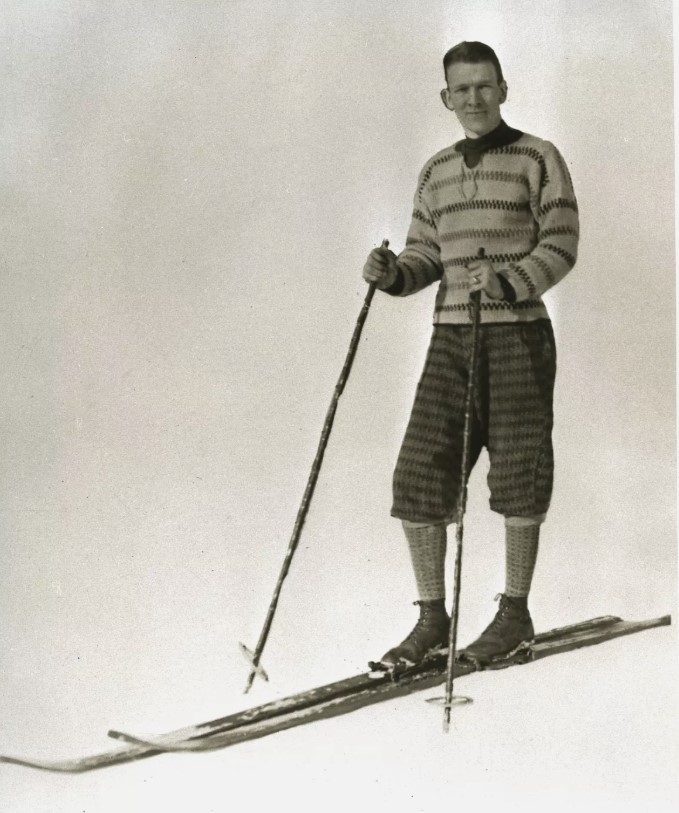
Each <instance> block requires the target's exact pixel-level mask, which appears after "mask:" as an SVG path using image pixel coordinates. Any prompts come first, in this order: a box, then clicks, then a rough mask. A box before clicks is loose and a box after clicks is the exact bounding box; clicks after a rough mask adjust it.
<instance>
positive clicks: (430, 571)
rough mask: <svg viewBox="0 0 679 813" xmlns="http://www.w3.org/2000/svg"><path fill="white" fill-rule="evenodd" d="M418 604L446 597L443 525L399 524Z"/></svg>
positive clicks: (444, 532) (444, 535) (444, 531)
mask: <svg viewBox="0 0 679 813" xmlns="http://www.w3.org/2000/svg"><path fill="white" fill-rule="evenodd" d="M403 530H404V531H405V535H406V539H407V540H408V547H409V549H410V558H411V559H412V562H413V571H414V572H415V581H416V582H417V591H418V593H419V598H420V601H434V600H436V599H444V598H445V595H446V583H445V565H446V526H445V525H443V524H440V525H412V524H409V523H405V522H404V523H403Z"/></svg>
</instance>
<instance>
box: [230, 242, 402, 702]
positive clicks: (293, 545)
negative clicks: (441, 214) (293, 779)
mask: <svg viewBox="0 0 679 813" xmlns="http://www.w3.org/2000/svg"><path fill="white" fill-rule="evenodd" d="M388 247H389V241H388V240H383V241H382V248H388ZM374 295H375V284H374V283H371V284H370V286H369V287H368V293H367V294H366V296H365V299H364V301H363V305H362V307H361V310H360V312H359V314H358V319H357V320H356V326H355V327H354V332H353V335H352V337H351V342H350V343H349V351H348V352H347V357H346V359H345V361H344V366H343V367H342V372H341V373H340V376H339V380H338V381H337V384H336V385H335V391H334V392H333V396H332V400H331V402H330V406H329V408H328V412H327V414H326V416H325V422H324V423H323V429H322V431H321V437H320V440H319V443H318V449H317V451H316V457H315V458H314V462H313V465H312V466H311V473H310V474H309V479H308V480H307V484H306V488H305V489H304V495H303V497H302V502H301V504H300V506H299V510H298V511H297V518H296V520H295V525H294V527H293V530H292V535H291V537H290V542H289V543H288V550H287V552H286V554H285V558H284V559H283V565H282V566H281V570H280V573H279V575H278V581H277V582H276V586H275V588H274V591H273V597H272V598H271V603H270V604H269V609H268V610H267V613H266V618H265V619H264V626H263V627H262V631H261V632H260V634H259V640H258V641H257V646H256V647H255V650H254V652H253V651H251V650H250V649H249V648H248V647H246V646H245V644H240V648H241V651H242V652H243V654H244V655H245V657H246V658H247V659H248V660H249V661H250V666H251V669H250V674H249V675H248V680H247V684H246V686H245V694H247V693H248V692H249V691H250V688H251V687H252V683H253V681H254V679H255V675H259V676H260V677H262V678H263V679H264V680H268V676H267V674H266V672H265V671H264V670H263V669H262V667H261V666H260V661H261V657H262V652H263V651H264V647H265V646H266V641H267V638H268V637H269V632H270V630H271V624H272V623H273V618H274V615H275V613H276V607H277V605H278V599H279V596H280V594H281V589H282V587H283V582H284V581H285V577H286V576H287V575H288V571H289V570H290V564H291V562H292V557H293V556H294V554H295V550H296V549H297V545H298V543H299V538H300V536H301V533H302V527H303V525H304V521H305V519H306V515H307V513H308V511H309V505H310V503H311V497H312V495H313V493H314V488H315V486H316V481H317V480H318V475H319V473H320V470H321V463H322V462H323V455H324V453H325V449H326V446H327V445H328V439H329V437H330V430H331V429H332V424H333V420H334V418H335V412H336V410H337V402H338V401H339V398H340V396H341V395H342V391H343V390H344V386H345V384H346V383H347V379H348V378H349V372H350V370H351V365H352V363H353V361H354V356H355V355H356V350H357V349H358V342H359V340H360V338H361V331H362V330H363V325H364V323H365V320H366V317H367V316H368V310H369V309H370V303H371V302H372V299H373V296H374Z"/></svg>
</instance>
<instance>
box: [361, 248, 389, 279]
mask: <svg viewBox="0 0 679 813" xmlns="http://www.w3.org/2000/svg"><path fill="white" fill-rule="evenodd" d="M396 275H397V268H396V255H395V254H394V252H393V251H392V250H391V249H388V248H383V247H380V248H374V249H373V250H372V251H371V252H370V254H368V259H367V260H366V263H365V265H364V266H363V279H364V280H365V281H366V282H372V283H374V284H375V287H376V288H380V289H384V288H389V286H390V285H393V283H394V282H395V280H396Z"/></svg>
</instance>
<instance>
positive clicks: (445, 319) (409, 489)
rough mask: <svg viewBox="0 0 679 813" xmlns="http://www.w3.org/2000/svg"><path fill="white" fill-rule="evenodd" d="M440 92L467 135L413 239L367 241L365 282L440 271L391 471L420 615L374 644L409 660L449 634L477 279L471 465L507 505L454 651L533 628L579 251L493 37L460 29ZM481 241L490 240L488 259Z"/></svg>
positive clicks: (421, 206)
mask: <svg viewBox="0 0 679 813" xmlns="http://www.w3.org/2000/svg"><path fill="white" fill-rule="evenodd" d="M443 68H444V74H445V78H446V87H445V88H444V89H443V90H442V91H441V98H442V100H443V103H444V105H445V106H446V107H447V108H448V110H451V111H453V112H454V113H455V115H456V116H457V118H458V121H459V122H460V124H461V125H462V128H463V130H464V133H465V138H464V139H463V140H461V141H458V142H457V143H456V144H454V145H452V146H450V147H447V148H445V149H443V150H441V151H440V152H438V153H437V154H436V155H434V156H433V157H432V158H431V159H430V160H429V161H427V163H426V164H425V166H424V168H423V169H422V172H421V173H420V176H419V181H418V186H417V191H416V193H415V201H414V210H413V217H412V223H411V226H410V229H409V232H408V237H407V240H406V247H405V249H404V251H402V252H401V254H399V255H398V257H397V256H396V255H395V254H394V253H393V252H392V251H390V250H388V249H386V248H377V249H374V250H373V251H372V252H371V253H370V255H369V257H368V260H367V262H366V264H365V267H364V269H363V277H364V279H365V280H366V281H368V282H372V283H375V285H376V287H378V288H380V289H382V290H383V291H385V292H386V293H388V294H391V295H394V296H408V295H410V294H413V293H415V292H417V291H419V290H421V289H422V288H424V287H426V286H427V285H430V284H432V283H433V282H435V281H439V287H438V292H437V296H436V304H435V311H434V330H433V334H432V339H431V343H430V346H429V351H428V355H427V360H426V363H425V367H424V371H423V373H422V377H421V379H420V382H419V384H418V388H417V393H416V396H415V402H414V405H413V410H412V414H411V417H410V421H409V424H408V428H407V430H406V434H405V438H404V441H403V445H402V447H401V452H400V454H399V458H398V462H397V465H396V469H395V472H394V483H393V491H394V502H393V508H392V516H395V517H398V518H399V519H400V520H401V521H402V524H403V528H404V531H405V535H406V539H407V541H408V546H409V550H410V554H411V558H412V564H413V569H414V573H415V579H416V583H417V588H418V593H419V601H417V602H416V604H419V609H420V618H419V621H418V622H417V624H416V626H415V628H414V629H413V630H412V631H411V633H410V634H409V635H408V637H407V638H406V639H405V640H404V641H403V642H402V643H401V644H400V645H398V646H396V647H394V648H393V649H391V650H389V651H388V652H387V653H386V654H385V655H384V656H383V658H382V659H381V663H382V665H383V666H385V667H387V668H393V667H394V666H395V665H397V664H399V663H405V664H414V663H417V662H419V661H421V660H422V659H423V658H424V656H425V655H426V653H427V652H428V651H429V650H431V649H433V648H435V647H437V646H440V645H442V644H445V643H446V642H447V639H448V629H449V624H450V620H449V617H448V614H447V612H446V608H445V584H444V563H445V555H446V526H447V525H448V524H449V523H451V522H453V521H454V520H455V516H456V506H457V500H458V496H459V492H460V486H461V481H462V477H461V455H462V436H463V425H464V396H465V390H466V385H467V378H468V373H469V369H468V367H469V359H470V355H471V325H470V310H469V295H470V293H471V292H473V291H481V328H480V357H479V359H480V360H479V373H478V379H477V390H476V398H475V404H474V414H473V424H472V430H471V454H470V466H473V465H474V463H475V461H476V459H477V458H478V455H479V453H480V451H481V448H482V447H483V446H485V447H486V448H487V449H488V455H489V460H490V471H489V474H488V485H489V489H490V508H491V510H493V511H495V512H498V513H500V514H502V515H503V516H504V517H505V552H506V559H505V562H506V577H505V589H504V593H503V594H501V595H500V596H499V598H500V604H499V608H498V610H497V613H496V615H495V618H494V619H493V621H492V623H491V624H490V625H489V626H488V627H487V628H486V630H485V631H484V632H483V633H482V634H481V636H480V637H479V638H478V639H477V640H476V641H474V642H473V643H472V644H470V645H469V646H468V647H466V649H464V650H462V652H461V653H460V657H461V658H462V659H465V658H466V659H468V660H471V661H473V662H475V663H476V664H477V665H478V666H483V665H485V664H487V663H488V662H489V661H490V660H492V659H493V658H494V657H496V656H499V655H502V654H506V653H507V652H510V651H511V650H513V649H514V648H515V647H516V646H518V645H519V644H520V643H521V642H522V641H524V640H528V639H530V638H532V637H533V635H534V631H533V623H532V619H531V616H530V613H529V610H528V594H529V590H530V586H531V581H532V576H533V571H534V568H535V562H536V558H537V551H538V541H539V534H540V525H541V523H542V522H543V520H544V518H545V515H546V513H547V509H548V507H549V503H550V499H551V493H552V478H553V455H552V441H551V431H552V394H553V387H554V376H555V372H556V350H555V346H554V335H553V332H552V328H551V322H550V320H549V316H548V314H547V310H546V308H545V306H544V304H543V302H542V299H541V295H542V294H543V293H544V292H545V291H547V290H548V289H549V288H551V287H552V286H553V285H555V284H556V283H557V282H559V281H560V280H561V279H562V278H563V277H564V276H565V275H566V274H567V273H568V271H570V269H571V268H572V267H573V266H574V264H575V260H576V256H577V244H578V233H579V229H578V211H577V203H576V200H575V195H574V192H573V187H572V184H571V179H570V175H569V172H568V169H567V167H566V164H565V162H564V160H563V158H562V157H561V155H560V153H559V152H558V150H557V149H556V148H555V147H554V145H553V144H551V143H550V142H548V141H544V140H542V139H539V138H537V137H535V136H532V135H529V134H527V133H522V132H521V131H519V130H515V129H513V128H511V127H509V126H508V125H507V124H506V123H505V122H504V121H503V120H502V117H501V113H500V106H501V105H502V104H503V103H504V102H505V100H506V98H507V84H506V82H505V80H504V77H503V75H502V68H501V66H500V63H499V61H498V58H497V56H496V54H495V52H494V51H493V50H492V48H490V47H489V46H487V45H484V44H483V43H480V42H462V43H460V44H459V45H456V46H455V47H454V48H451V50H450V51H448V52H447V53H446V55H445V57H444V59H443ZM480 249H483V250H484V251H485V258H481V254H482V253H483V252H480Z"/></svg>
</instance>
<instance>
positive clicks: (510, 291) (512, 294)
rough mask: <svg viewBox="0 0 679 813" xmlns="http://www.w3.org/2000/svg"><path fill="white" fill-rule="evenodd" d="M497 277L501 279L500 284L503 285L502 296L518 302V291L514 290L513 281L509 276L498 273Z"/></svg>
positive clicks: (507, 299)
mask: <svg viewBox="0 0 679 813" xmlns="http://www.w3.org/2000/svg"><path fill="white" fill-rule="evenodd" d="M497 278H498V279H499V280H500V285H501V287H502V298H503V299H504V300H505V302H516V291H515V290H514V286H513V285H512V283H511V282H510V281H509V280H508V279H507V277H504V276H502V274H498V275H497Z"/></svg>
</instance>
